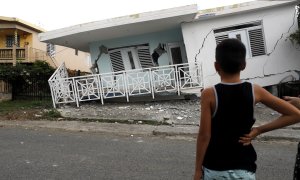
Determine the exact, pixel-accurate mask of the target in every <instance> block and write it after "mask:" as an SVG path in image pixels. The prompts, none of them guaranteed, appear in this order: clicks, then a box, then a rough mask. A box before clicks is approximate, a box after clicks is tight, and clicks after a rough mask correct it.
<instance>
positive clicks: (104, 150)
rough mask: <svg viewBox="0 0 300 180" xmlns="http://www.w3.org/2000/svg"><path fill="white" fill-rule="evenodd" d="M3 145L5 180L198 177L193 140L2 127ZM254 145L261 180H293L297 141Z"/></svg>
mask: <svg viewBox="0 0 300 180" xmlns="http://www.w3.org/2000/svg"><path fill="white" fill-rule="evenodd" d="M50 124H51V123H50ZM0 142H1V143H0V149H1V151H0V167H1V168H0V174H1V176H0V180H15V179H30V180H36V179H37V180H39V179H47V180H48V179H49V180H51V179H57V180H59V179H63V180H69V179H70V180H77V179H78V180H79V179H84V180H94V179H95V180H98V179H103V180H110V179H112V180H113V179H122V180H127V179H128V180H135V179H136V180H140V179H145V180H191V179H192V176H193V173H194V163H195V150H196V140H195V139H194V138H190V137H173V136H171V137H161V136H147V135H128V136H127V135H125V134H124V135H115V134H110V133H95V132H74V131H65V130H57V129H47V128H33V129H32V128H27V127H11V126H10V127H4V126H2V127H1V128H0ZM253 144H254V147H255V148H256V151H257V154H258V159H257V165H258V169H257V172H256V178H257V179H258V180H285V179H292V176H293V166H294V163H295V156H296V150H297V143H296V142H287V141H279V142H278V141H267V142H263V141H254V142H253Z"/></svg>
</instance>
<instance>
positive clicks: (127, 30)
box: [39, 1, 300, 106]
mask: <svg viewBox="0 0 300 180" xmlns="http://www.w3.org/2000/svg"><path fill="white" fill-rule="evenodd" d="M296 5H297V1H253V2H247V3H242V4H236V5H232V6H226V7H218V8H215V9H208V10H200V11H198V7H197V5H189V6H183V7H177V8H171V9H165V10H160V11H152V12H146V13H141V14H133V15H129V16H124V17H119V18H113V19H108V20H102V21H96V22H91V23H86V24H80V25H76V26H72V27H67V28H62V29H58V30H54V31H49V32H45V33H41V34H40V35H39V39H40V41H42V42H47V43H52V44H56V45H62V46H67V47H71V48H74V49H77V50H80V51H84V52H89V53H90V54H91V59H92V63H93V65H92V67H91V71H92V72H93V73H92V74H91V75H88V76H78V77H68V74H67V72H66V70H65V65H64V64H62V65H61V66H60V67H59V68H58V69H57V70H56V72H55V73H54V74H53V76H52V77H51V78H50V79H49V85H50V87H51V91H52V98H53V105H54V106H56V105H57V104H60V103H70V102H74V103H76V104H77V106H79V103H80V102H81V101H89V100H101V102H102V103H104V100H105V99H108V98H115V97H124V98H126V99H127V101H129V100H130V97H132V96H137V95H147V94H148V95H151V96H152V97H153V98H154V99H155V96H156V95H157V94H158V93H163V92H176V93H177V94H178V95H180V94H181V93H184V92H187V91H191V90H194V92H197V93H199V92H200V91H199V90H200V89H201V88H203V87H207V86H211V85H213V84H215V83H218V82H219V81H220V79H219V77H218V75H217V73H216V71H215V69H214V66H213V63H214V51H215V47H216V45H217V44H218V43H219V42H220V41H221V40H223V39H225V38H238V39H240V40H241V41H242V42H243V43H244V44H245V46H246V48H247V68H246V70H245V71H243V72H242V78H243V79H244V80H248V81H251V82H254V83H257V84H260V85H261V86H270V85H275V84H278V83H280V82H283V81H291V80H298V79H299V73H298V72H299V70H300V61H299V55H300V52H299V51H297V50H296V49H295V47H293V44H292V43H291V42H290V41H288V40H286V39H287V37H288V35H289V34H290V33H292V32H294V31H295V30H296V29H297V28H298V24H297V15H296V9H295V6H296Z"/></svg>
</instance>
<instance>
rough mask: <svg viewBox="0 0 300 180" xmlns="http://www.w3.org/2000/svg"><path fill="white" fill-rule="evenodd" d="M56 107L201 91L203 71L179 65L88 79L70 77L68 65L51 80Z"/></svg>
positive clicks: (59, 69) (58, 70) (114, 73)
mask: <svg viewBox="0 0 300 180" xmlns="http://www.w3.org/2000/svg"><path fill="white" fill-rule="evenodd" d="M48 82H49V85H50V89H51V95H52V100H53V106H54V107H56V104H61V103H72V102H74V103H76V104H77V106H79V102H82V101H91V100H101V103H102V104H103V103H104V99H109V98H116V97H124V98H126V99H127V101H129V97H130V96H136V95H142V94H150V95H152V98H153V99H154V98H155V93H160V92H166V91H168V92H177V93H178V95H180V93H181V91H182V90H184V89H191V88H201V87H203V84H202V71H201V66H200V64H198V63H195V64H188V63H186V64H176V65H170V66H159V67H153V68H146V69H135V70H129V71H119V72H111V73H102V74H93V75H87V76H77V77H68V73H67V70H66V67H65V64H64V63H63V64H62V65H60V66H59V68H58V69H57V70H56V71H55V72H54V73H53V75H52V76H51V77H50V79H49V80H48Z"/></svg>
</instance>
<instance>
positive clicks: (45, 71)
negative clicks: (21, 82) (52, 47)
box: [0, 61, 55, 81]
mask: <svg viewBox="0 0 300 180" xmlns="http://www.w3.org/2000/svg"><path fill="white" fill-rule="evenodd" d="M54 71H55V69H54V68H53V67H51V66H50V65H49V64H48V63H47V62H45V61H35V62H34V63H33V64H30V65H29V64H21V63H17V64H16V66H11V65H1V66H0V79H3V80H7V81H14V80H17V79H20V78H22V79H28V78H34V77H37V76H49V77H50V76H51V75H52V74H53V73H54Z"/></svg>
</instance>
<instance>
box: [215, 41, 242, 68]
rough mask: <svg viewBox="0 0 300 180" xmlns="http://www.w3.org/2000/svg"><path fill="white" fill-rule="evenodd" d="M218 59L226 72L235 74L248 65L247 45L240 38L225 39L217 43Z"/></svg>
mask: <svg viewBox="0 0 300 180" xmlns="http://www.w3.org/2000/svg"><path fill="white" fill-rule="evenodd" d="M216 61H217V62H218V63H219V64H220V67H221V68H222V70H223V71H224V72H225V73H229V74H235V73H238V72H239V71H241V70H243V69H244V68H245V65H246V47H245V45H244V44H243V43H242V42H241V41H240V40H238V39H225V40H223V41H222V42H221V43H219V44H218V45H217V48H216Z"/></svg>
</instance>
